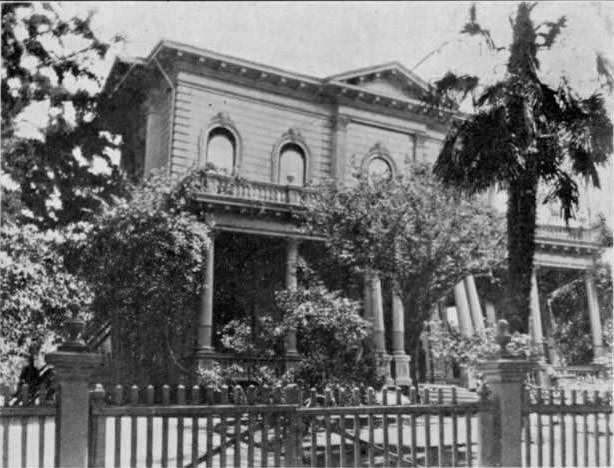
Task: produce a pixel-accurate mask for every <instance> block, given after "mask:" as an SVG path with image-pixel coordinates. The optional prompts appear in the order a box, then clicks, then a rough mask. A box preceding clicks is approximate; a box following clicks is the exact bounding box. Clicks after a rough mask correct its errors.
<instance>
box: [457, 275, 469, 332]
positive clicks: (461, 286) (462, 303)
mask: <svg viewBox="0 0 614 468" xmlns="http://www.w3.org/2000/svg"><path fill="white" fill-rule="evenodd" d="M454 302H455V304H456V314H457V316H458V328H459V329H460V332H461V333H462V334H463V335H465V336H471V335H472V334H473V325H472V324H471V313H470V312H469V302H468V301H467V292H466V290H465V283H464V282H463V281H460V282H458V283H457V284H456V286H454Z"/></svg>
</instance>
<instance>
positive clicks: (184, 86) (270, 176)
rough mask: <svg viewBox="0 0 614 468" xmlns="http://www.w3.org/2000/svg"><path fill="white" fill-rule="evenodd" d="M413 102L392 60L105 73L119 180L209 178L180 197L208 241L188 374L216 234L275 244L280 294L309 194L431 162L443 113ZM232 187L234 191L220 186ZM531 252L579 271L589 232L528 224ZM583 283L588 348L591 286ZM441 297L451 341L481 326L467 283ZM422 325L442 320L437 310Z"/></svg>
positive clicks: (396, 354) (181, 65)
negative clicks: (197, 174) (331, 69)
mask: <svg viewBox="0 0 614 468" xmlns="http://www.w3.org/2000/svg"><path fill="white" fill-rule="evenodd" d="M426 90H427V84H426V83H425V82H424V81H423V80H421V79H420V78H419V77H418V76H416V75H415V74H414V73H412V72H411V71H409V70H407V69H406V68H405V67H403V66H402V65H401V64H399V63H396V62H395V63H387V64H383V65H379V66H373V67H368V68H364V69H359V70H352V71H349V72H347V73H342V74H338V75H334V76H330V77H326V78H316V77H311V76H306V75H302V74H298V73H292V72H289V71H285V70H281V69H277V68H274V67H270V66H266V65H262V64H257V63H253V62H250V61H247V60H242V59H238V58H234V57H229V56H225V55H222V54H219V53H215V52H212V51H208V50H204V49H198V48H195V47H191V46H188V45H185V44H179V43H175V42H170V41H162V42H160V43H159V44H158V45H157V46H156V47H155V48H154V49H153V51H152V52H151V53H150V55H149V56H148V57H146V58H142V59H132V60H118V61H116V63H115V65H114V66H113V69H112V71H111V73H110V76H109V78H108V80H107V83H106V85H105V91H106V92H107V93H109V94H110V95H111V96H112V97H113V102H114V109H112V112H113V115H114V117H113V121H114V122H115V125H116V126H117V128H115V129H114V130H115V131H117V132H118V133H120V134H122V137H123V138H124V143H125V149H124V155H123V157H122V164H123V166H124V168H125V169H126V171H127V172H128V174H130V175H131V176H132V177H133V178H134V179H139V178H142V177H145V176H147V175H148V174H149V173H150V172H151V171H152V170H154V169H157V170H162V171H166V172H167V173H168V174H170V175H172V176H173V177H176V178H180V177H182V176H185V175H186V174H188V173H189V172H191V171H192V170H193V169H195V168H208V167H215V168H216V169H217V171H215V172H211V173H208V174H207V175H206V176H205V175H203V177H204V178H206V180H203V183H202V188H201V190H199V191H198V192H197V193H195V194H194V197H195V200H197V201H198V203H200V204H202V207H203V209H204V211H206V213H207V215H206V216H207V217H208V222H209V224H210V225H211V226H213V232H214V242H212V243H211V247H210V251H209V252H208V255H207V268H206V280H205V285H204V288H203V295H202V301H201V309H200V312H199V319H198V324H197V325H198V345H197V348H198V349H197V356H198V359H199V361H200V362H201V363H202V364H204V365H207V364H209V363H210V362H211V361H212V360H214V359H220V358H222V357H223V356H221V355H220V354H219V353H217V352H216V350H215V349H214V337H213V330H214V325H215V324H216V316H217V314H218V311H217V310H216V308H215V300H214V296H215V287H216V271H218V270H217V268H216V250H219V248H220V247H221V246H222V244H223V243H224V242H225V236H227V235H229V233H231V234H232V235H243V236H246V238H247V236H252V237H257V238H258V239H260V240H263V239H264V240H265V242H268V241H269V240H270V242H271V243H275V244H276V245H278V246H281V251H282V252H283V253H282V255H283V258H282V259H281V262H280V265H283V275H282V276H283V278H282V281H283V283H284V284H283V286H285V287H287V288H296V287H297V272H296V268H297V259H298V257H299V253H300V251H301V249H302V248H305V247H304V246H305V245H309V243H313V242H317V241H318V239H315V238H313V237H312V236H309V235H307V234H305V233H304V232H303V231H302V230H301V229H300V228H299V226H298V225H297V224H296V222H295V221H294V217H293V213H294V212H295V211H296V210H297V209H300V205H301V203H303V201H304V200H305V199H306V197H309V195H310V189H309V188H308V187H306V186H308V185H310V184H311V183H318V182H320V181H324V180H326V179H334V180H336V181H339V182H344V183H346V182H351V180H352V173H353V172H354V171H356V170H360V171H366V172H368V173H390V174H393V175H394V174H399V173H401V172H403V171H404V169H405V167H406V166H407V165H408V164H410V163H412V162H414V161H418V162H434V161H435V159H436V157H437V154H438V152H439V148H440V147H441V144H442V142H443V140H444V137H445V134H446V131H447V128H448V125H449V122H450V119H451V118H452V117H453V115H452V113H450V112H448V111H434V110H432V109H430V110H429V109H428V108H426V107H425V106H424V105H423V103H422V102H421V100H420V99H421V97H422V96H423V94H424V92H425V91H426ZM231 176H232V177H231ZM235 176H238V177H240V178H241V180H242V181H243V182H242V183H240V184H236V183H231V182H230V181H231V178H233V177H235ZM235 180H236V179H235ZM493 194H494V192H493ZM493 194H489V197H490V198H492V199H493V203H494V202H495V200H494V199H495V197H494V195H493ZM537 243H538V250H539V251H538V253H537V264H538V265H540V266H542V267H549V268H551V267H552V268H575V269H582V270H587V271H589V270H590V268H591V267H592V265H593V261H594V256H595V254H596V252H597V251H598V248H599V245H598V238H597V233H596V232H595V231H592V230H590V229H584V228H582V227H577V228H573V229H571V230H570V229H565V227H564V226H562V225H561V223H560V222H558V223H557V224H550V225H543V226H540V228H539V230H538V232H537ZM586 278H587V280H586V281H587V288H588V291H589V297H590V301H589V312H590V316H591V324H592V327H593V332H594V337H595V346H596V347H599V346H601V342H600V341H599V340H600V337H601V332H600V324H599V320H598V316H599V314H598V310H597V309H595V308H596V307H597V303H596V295H595V294H594V289H595V288H594V284H593V283H592V279H591V277H590V275H587V277H586ZM535 293H536V294H537V289H536V288H535ZM382 294H383V293H382V284H381V281H380V279H379V278H378V277H377V276H376V275H372V276H370V277H368V278H366V279H365V281H364V313H365V316H366V317H368V318H369V319H370V320H372V321H373V323H374V324H375V330H376V332H375V341H376V343H377V349H378V351H379V353H380V355H381V357H382V365H383V368H384V371H385V372H386V373H387V375H388V378H389V380H392V379H394V380H396V382H397V383H398V384H408V383H409V382H410V358H409V356H408V355H407V354H406V350H405V343H404V311H403V304H402V302H401V300H400V298H398V297H392V298H384V297H383V296H382ZM454 297H455V310H456V318H455V320H456V321H457V323H458V325H459V327H460V329H461V331H463V332H464V333H470V332H471V331H472V330H474V329H479V328H481V327H483V326H484V325H485V323H488V322H493V321H494V320H495V316H496V312H495V310H494V308H493V306H492V304H489V303H487V302H485V301H483V300H481V299H480V296H479V294H478V291H477V288H476V285H475V281H474V280H473V278H471V277H469V278H467V279H465V280H464V281H462V282H460V283H459V284H458V285H457V286H456V287H455V289H454ZM384 302H386V304H389V306H387V307H386V310H385V308H384V305H383V304H384ZM534 311H535V312H536V313H535V314H533V327H532V329H533V333H534V335H535V337H536V338H537V339H538V340H540V341H541V339H542V336H543V331H542V330H541V319H540V314H539V300H538V298H536V299H535V301H534ZM434 314H435V315H438V316H440V317H442V318H446V311H445V308H439V309H437V310H435V311H434ZM595 317H596V318H595ZM386 323H387V324H389V326H390V327H391V330H385V324H386ZM387 336H388V337H389V338H390V339H388V340H387V339H386V337H387ZM286 355H287V358H288V362H289V363H291V362H292V361H293V359H295V358H296V355H297V352H296V337H295V336H292V335H290V336H288V337H287V340H286Z"/></svg>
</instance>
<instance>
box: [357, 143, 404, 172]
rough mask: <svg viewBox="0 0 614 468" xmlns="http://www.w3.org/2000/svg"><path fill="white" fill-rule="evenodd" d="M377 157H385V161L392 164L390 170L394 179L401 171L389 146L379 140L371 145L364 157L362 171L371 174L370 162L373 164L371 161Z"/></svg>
mask: <svg viewBox="0 0 614 468" xmlns="http://www.w3.org/2000/svg"><path fill="white" fill-rule="evenodd" d="M377 158H379V159H383V160H384V161H386V162H387V163H388V165H389V166H390V172H391V173H392V174H391V177H392V179H394V178H395V177H396V176H397V174H398V173H399V170H398V168H397V165H396V163H395V162H394V159H393V158H392V155H391V154H390V151H389V150H388V148H386V147H385V146H384V145H383V144H382V143H381V142H379V141H378V142H377V143H375V145H373V146H372V147H371V149H370V150H369V151H368V152H367V155H366V156H365V157H364V158H363V159H362V167H361V170H362V173H363V174H364V175H365V176H367V177H368V176H369V164H371V161H373V160H374V159H377Z"/></svg>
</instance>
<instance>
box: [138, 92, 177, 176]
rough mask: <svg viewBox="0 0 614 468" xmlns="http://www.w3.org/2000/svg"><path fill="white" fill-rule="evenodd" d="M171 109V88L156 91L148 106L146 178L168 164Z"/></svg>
mask: <svg viewBox="0 0 614 468" xmlns="http://www.w3.org/2000/svg"><path fill="white" fill-rule="evenodd" d="M171 109H172V93H171V90H170V88H167V89H165V90H156V91H155V92H154V93H152V95H151V97H150V100H149V102H148V103H147V104H146V112H145V127H146V132H147V133H146V139H145V163H144V164H145V166H144V175H145V177H147V176H148V175H149V173H150V172H151V171H152V170H153V169H160V168H163V167H165V166H166V164H167V163H168V152H169V138H170V136H171V116H172V114H171Z"/></svg>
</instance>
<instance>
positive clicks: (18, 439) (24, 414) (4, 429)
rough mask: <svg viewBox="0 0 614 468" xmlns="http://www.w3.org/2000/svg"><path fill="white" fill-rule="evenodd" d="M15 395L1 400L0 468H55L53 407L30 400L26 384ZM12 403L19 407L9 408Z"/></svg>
mask: <svg viewBox="0 0 614 468" xmlns="http://www.w3.org/2000/svg"><path fill="white" fill-rule="evenodd" d="M18 396H19V398H17V397H15V396H13V395H4V396H3V397H2V406H0V468H11V467H16V466H21V467H38V468H44V467H52V466H56V465H57V460H55V453H56V447H55V441H56V434H55V416H56V407H55V404H54V403H53V402H49V401H40V399H38V398H34V397H33V396H32V395H31V394H30V389H29V387H28V385H23V386H22V387H21V391H20V395H18ZM15 400H17V401H19V406H9V405H10V404H13V405H14V404H15ZM24 403H25V404H24ZM27 405H30V406H27Z"/></svg>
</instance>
